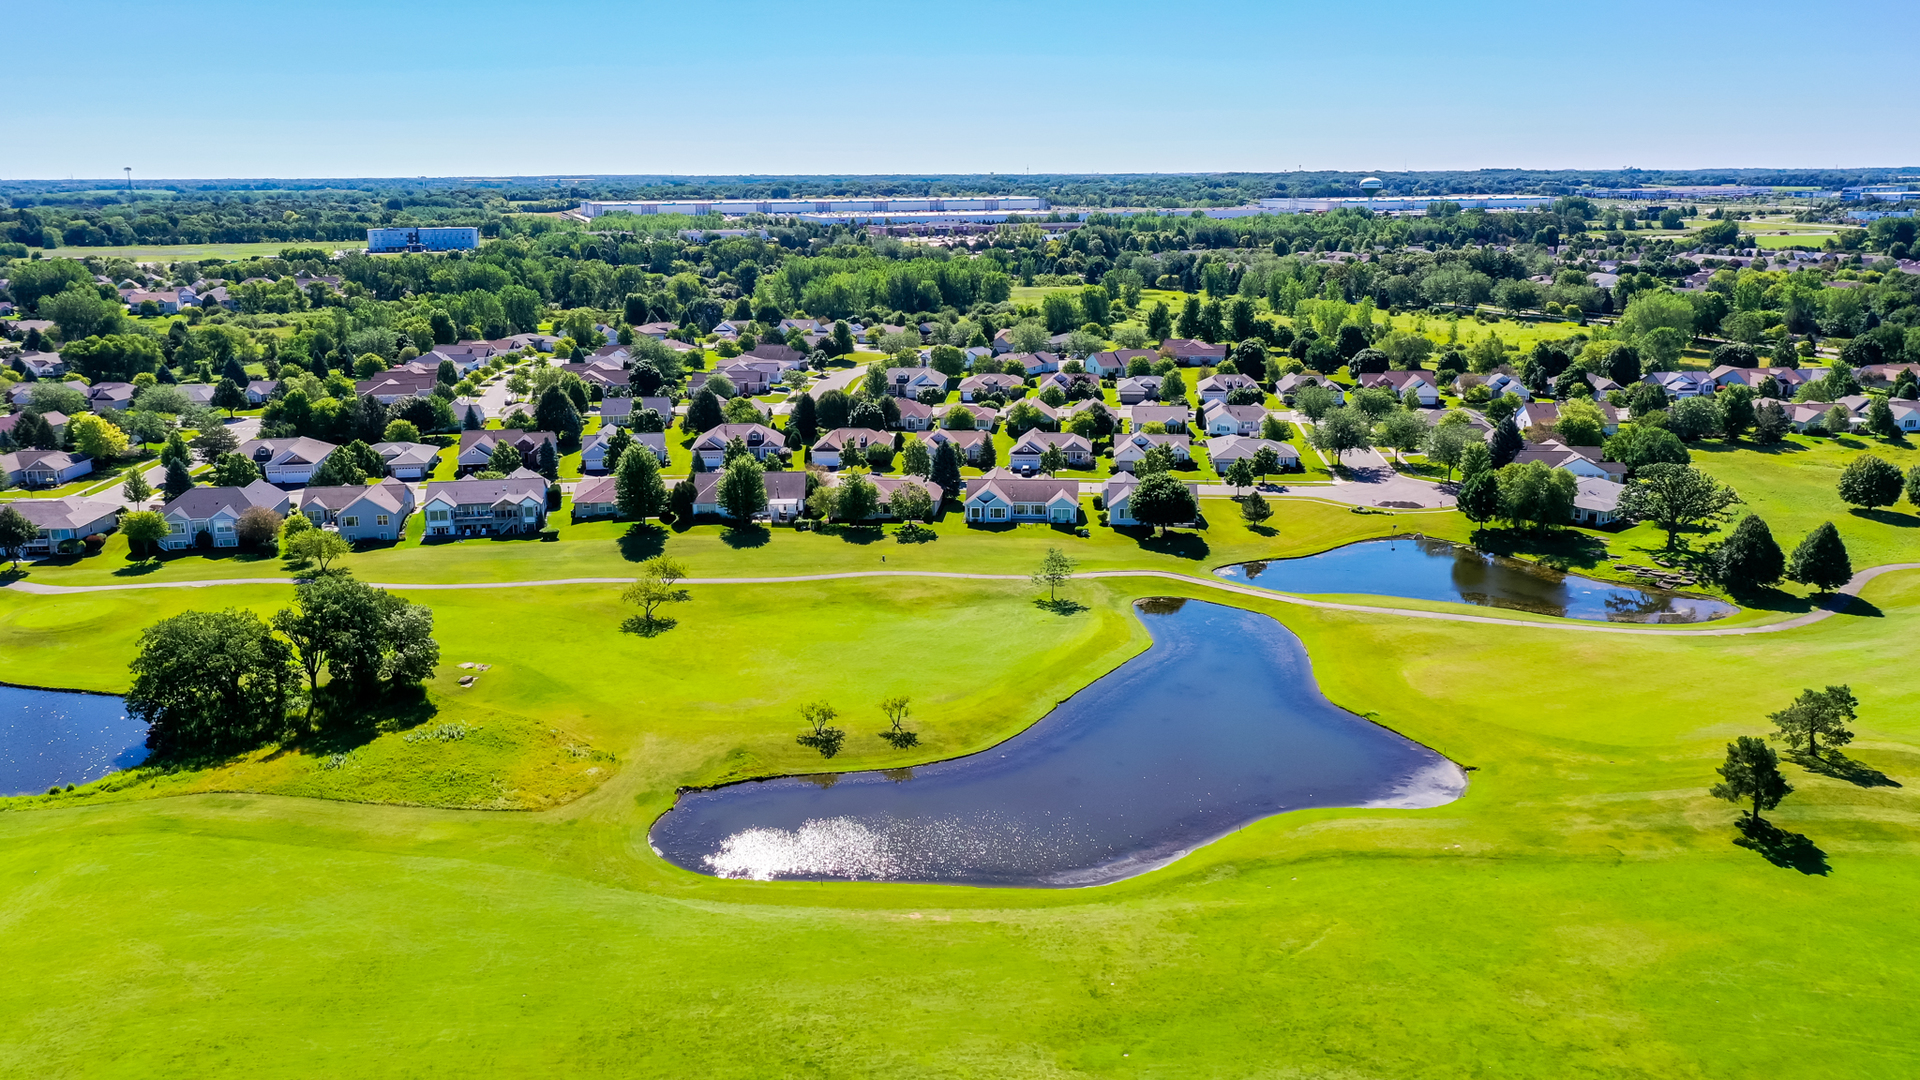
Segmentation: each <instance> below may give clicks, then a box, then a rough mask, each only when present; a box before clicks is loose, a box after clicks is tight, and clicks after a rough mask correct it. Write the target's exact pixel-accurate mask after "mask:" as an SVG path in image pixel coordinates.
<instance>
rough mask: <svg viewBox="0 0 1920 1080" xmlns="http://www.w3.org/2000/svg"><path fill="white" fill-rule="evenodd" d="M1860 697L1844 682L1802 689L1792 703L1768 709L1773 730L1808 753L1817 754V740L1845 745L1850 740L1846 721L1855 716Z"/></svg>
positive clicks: (1818, 745)
mask: <svg viewBox="0 0 1920 1080" xmlns="http://www.w3.org/2000/svg"><path fill="white" fill-rule="evenodd" d="M1859 707H1860V699H1859V698H1856V697H1854V696H1853V688H1852V687H1850V686H1848V685H1847V684H1845V683H1842V684H1840V685H1839V686H1829V687H1827V688H1826V689H1825V690H1802V691H1800V696H1799V697H1797V698H1794V699H1793V704H1791V705H1789V706H1787V707H1786V708H1784V709H1781V710H1780V711H1779V712H1776V713H1768V714H1767V719H1769V720H1771V721H1773V726H1774V729H1775V732H1776V733H1777V734H1778V735H1779V736H1780V737H1781V738H1783V739H1785V740H1786V741H1787V745H1788V746H1791V747H1793V748H1794V749H1796V750H1798V749H1801V748H1802V747H1805V749H1806V752H1807V754H1808V755H1809V756H1811V757H1816V758H1817V757H1819V756H1820V740H1821V739H1823V738H1824V739H1826V740H1827V745H1828V746H1834V747H1839V746H1845V745H1846V744H1848V743H1850V742H1852V741H1853V732H1851V731H1849V730H1847V725H1848V724H1850V723H1852V722H1853V721H1854V720H1855V719H1857V710H1858V709H1859Z"/></svg>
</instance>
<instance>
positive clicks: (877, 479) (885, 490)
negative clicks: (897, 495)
mask: <svg viewBox="0 0 1920 1080" xmlns="http://www.w3.org/2000/svg"><path fill="white" fill-rule="evenodd" d="M827 482H828V483H829V484H837V483H839V482H840V478H839V476H838V475H835V476H830V477H828V478H827ZM867 482H868V483H870V484H872V485H873V486H874V487H875V488H877V489H879V491H880V509H879V510H877V511H875V512H874V513H873V514H871V515H869V516H868V518H867V520H868V521H882V520H886V519H889V518H892V517H893V516H894V513H893V506H892V503H893V493H894V492H896V491H899V490H900V489H901V488H903V487H906V486H908V485H912V486H914V487H918V488H920V489H921V490H922V491H925V492H926V493H927V495H928V496H929V497H931V498H932V499H933V508H934V510H935V511H938V510H939V509H940V501H941V500H942V499H943V498H945V494H944V493H943V492H942V491H941V489H940V485H939V484H936V483H934V482H933V481H931V480H924V479H922V478H920V477H918V476H879V475H869V476H868V477H867Z"/></svg>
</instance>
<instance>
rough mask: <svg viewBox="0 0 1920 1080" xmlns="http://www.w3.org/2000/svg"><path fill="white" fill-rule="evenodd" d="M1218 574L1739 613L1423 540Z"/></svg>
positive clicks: (1336, 587)
mask: <svg viewBox="0 0 1920 1080" xmlns="http://www.w3.org/2000/svg"><path fill="white" fill-rule="evenodd" d="M1214 572H1215V573H1216V574H1218V575H1219V576H1220V577H1223V578H1226V579H1228V580H1230V581H1239V582H1244V583H1246V584H1248V585H1252V586H1253V587H1254V588H1257V589H1271V590H1273V591H1274V592H1284V593H1354V594H1364V595H1369V596H1388V597H1405V598H1407V599H1410V600H1450V601H1464V602H1466V603H1469V604H1478V605H1480V606H1481V607H1494V608H1508V609H1510V610H1513V611H1531V612H1534V613H1535V614H1538V615H1554V616H1558V617H1559V618H1562V619H1582V620H1586V621H1588V622H1640V623H1695V622H1706V621H1707V620H1709V619H1720V618H1725V617H1726V616H1728V615H1731V614H1733V613H1734V612H1736V611H1738V610H1740V609H1739V608H1737V607H1734V606H1733V605H1732V604H1727V603H1722V602H1721V601H1719V600H1714V599H1710V598H1708V597H1704V596H1688V595H1686V594H1684V593H1674V592H1664V591H1661V590H1659V589H1642V588H1638V587H1636V586H1633V585H1621V584H1618V583H1616V582H1611V581H1599V580H1596V579H1594V578H1588V577H1581V576H1579V575H1577V574H1560V573H1555V572H1554V571H1552V570H1548V569H1546V568H1545V567H1541V566H1535V565H1534V564H1532V563H1528V562H1521V561H1520V560H1518V559H1507V558H1502V557H1500V556H1498V555H1488V554H1485V553H1483V552H1479V551H1475V550H1474V549H1473V548H1470V547H1466V546H1464V545H1461V544H1451V543H1448V542H1447V541H1445V540H1431V539H1428V538H1426V537H1405V536H1402V537H1396V538H1394V539H1391V540H1363V541H1361V542H1359V543H1357V544H1348V545H1346V546H1345V547H1337V548H1334V549H1333V550H1332V551H1323V552H1321V553H1320V554H1318V555H1308V556H1306V557H1305V558H1300V559H1276V560H1273V561H1271V562H1251V563H1240V564H1238V565H1235V566H1225V567H1221V568H1220V569H1219V570H1216V571H1214Z"/></svg>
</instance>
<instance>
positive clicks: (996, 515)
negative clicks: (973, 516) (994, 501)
mask: <svg viewBox="0 0 1920 1080" xmlns="http://www.w3.org/2000/svg"><path fill="white" fill-rule="evenodd" d="M987 516H988V517H990V518H992V519H993V520H995V521H1000V520H1002V519H1004V518H1005V517H1006V516H1007V508H1006V507H1004V506H993V507H988V508H987Z"/></svg>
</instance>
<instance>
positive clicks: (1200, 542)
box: [1125, 525, 1213, 561]
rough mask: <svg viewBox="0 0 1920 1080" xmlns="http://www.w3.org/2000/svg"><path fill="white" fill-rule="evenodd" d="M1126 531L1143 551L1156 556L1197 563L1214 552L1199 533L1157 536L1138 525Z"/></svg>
mask: <svg viewBox="0 0 1920 1080" xmlns="http://www.w3.org/2000/svg"><path fill="white" fill-rule="evenodd" d="M1125 531H1126V532H1127V533H1129V534H1130V535H1133V536H1135V537H1137V538H1138V540H1139V544H1140V549H1141V550H1142V551H1151V552H1153V553H1154V554H1156V555H1171V556H1173V557H1174V558H1176V559H1193V560H1196V561H1197V560H1200V559H1204V558H1206V557H1207V556H1208V555H1209V554H1211V553H1212V552H1213V548H1212V547H1211V546H1209V545H1208V544H1207V538H1206V537H1204V536H1201V535H1200V534H1199V533H1192V532H1169V533H1167V534H1166V535H1165V536H1155V535H1153V530H1152V529H1150V528H1147V527H1146V526H1137V525H1136V526H1128V528H1127V529H1126V530H1125Z"/></svg>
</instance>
